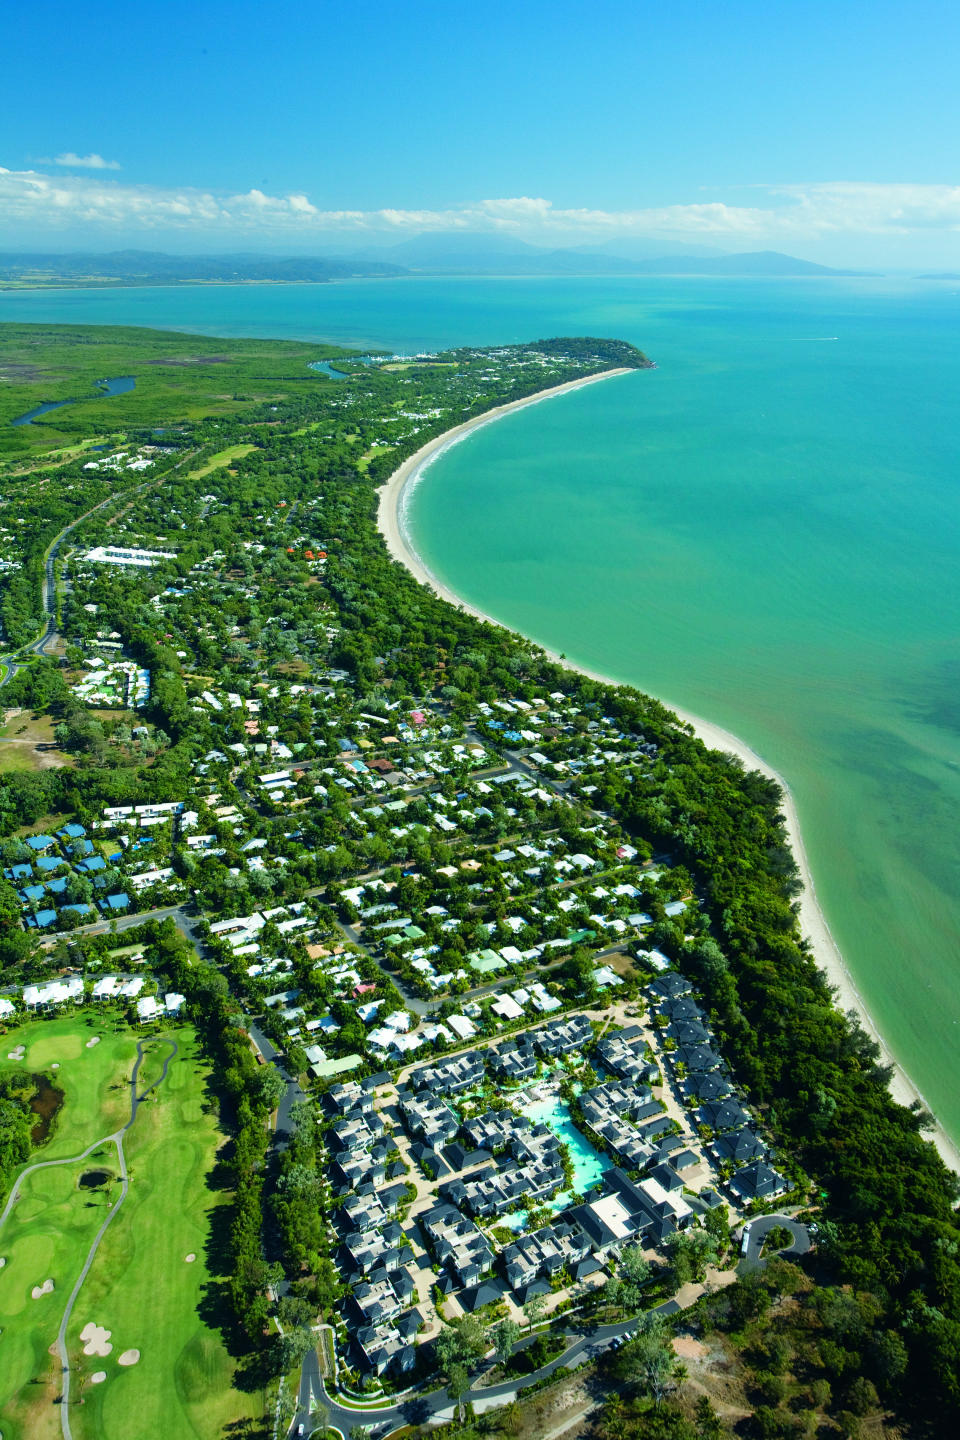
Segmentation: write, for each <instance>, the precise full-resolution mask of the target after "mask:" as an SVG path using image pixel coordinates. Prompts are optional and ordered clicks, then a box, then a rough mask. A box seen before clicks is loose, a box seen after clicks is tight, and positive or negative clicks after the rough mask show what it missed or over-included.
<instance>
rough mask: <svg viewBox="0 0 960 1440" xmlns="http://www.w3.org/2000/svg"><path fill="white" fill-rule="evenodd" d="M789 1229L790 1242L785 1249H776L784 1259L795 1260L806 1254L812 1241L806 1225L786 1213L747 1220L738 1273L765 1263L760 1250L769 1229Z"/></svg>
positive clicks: (744, 1272) (743, 1272)
mask: <svg viewBox="0 0 960 1440" xmlns="http://www.w3.org/2000/svg"><path fill="white" fill-rule="evenodd" d="M778 1228H780V1229H783V1230H789V1232H790V1234H791V1235H792V1236H793V1242H792V1244H790V1245H788V1246H786V1248H785V1249H783V1250H780V1251H778V1252H777V1253H778V1254H779V1255H782V1256H783V1258H784V1259H785V1260H796V1259H798V1258H799V1257H800V1256H801V1255H806V1253H807V1251H808V1250H809V1249H810V1247H811V1244H812V1241H811V1239H810V1231H809V1230H808V1229H807V1227H806V1225H801V1224H800V1222H799V1221H798V1220H791V1219H790V1217H789V1216H788V1215H758V1216H757V1218H756V1219H755V1220H748V1221H747V1223H746V1225H744V1227H743V1240H742V1241H741V1255H742V1257H743V1258H742V1259H741V1261H740V1264H739V1266H738V1267H737V1268H738V1270H739V1271H740V1273H741V1274H742V1275H743V1274H748V1273H749V1272H750V1271H752V1270H760V1269H762V1268H763V1266H764V1265H765V1264H766V1263H767V1260H768V1259H769V1258H770V1257H769V1256H767V1257H766V1259H761V1257H760V1252H761V1250H762V1249H763V1242H764V1240H765V1239H766V1237H767V1235H769V1233H770V1231H771V1230H776V1229H778Z"/></svg>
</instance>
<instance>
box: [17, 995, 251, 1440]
mask: <svg viewBox="0 0 960 1440" xmlns="http://www.w3.org/2000/svg"><path fill="white" fill-rule="evenodd" d="M91 1021H93V1022H94V1023H93V1024H92V1025H91V1024H90V1022H91ZM161 1034H163V1035H169V1036H170V1038H172V1039H174V1040H175V1041H176V1042H177V1044H178V1046H179V1047H180V1048H179V1053H178V1054H177V1055H176V1056H175V1057H174V1059H173V1060H172V1061H171V1064H170V1068H169V1071H168V1074H167V1078H166V1080H165V1081H164V1082H163V1084H162V1085H161V1086H160V1087H159V1088H158V1090H157V1091H156V1092H154V1096H153V1097H151V1098H150V1099H148V1100H147V1101H145V1102H144V1104H143V1105H142V1106H141V1107H140V1110H139V1112H138V1115H137V1120H136V1123H135V1125H134V1127H133V1129H132V1130H131V1131H129V1132H128V1134H127V1137H126V1140H125V1152H126V1157H127V1167H128V1171H129V1175H130V1190H129V1194H128V1196H127V1199H126V1201H125V1203H124V1205H123V1207H122V1209H121V1210H120V1212H119V1214H118V1216H117V1218H116V1219H115V1220H114V1222H113V1224H112V1225H111V1227H110V1229H109V1230H108V1231H107V1234H106V1236H105V1237H104V1239H103V1241H102V1243H101V1245H100V1248H99V1250H98V1252H97V1255H96V1258H95V1260H94V1263H93V1266H92V1268H91V1270H90V1273H89V1275H88V1276H87V1279H86V1281H85V1282H84V1286H83V1289H82V1290H81V1292H80V1295H79V1297H78V1299H77V1303H76V1305H75V1307H74V1311H73V1316H72V1319H71V1324H70V1328H69V1331H68V1336H67V1341H68V1348H69V1353H70V1358H71V1364H72V1367H73V1380H72V1385H71V1397H72V1398H71V1407H70V1408H71V1424H72V1429H73V1434H74V1436H75V1437H76V1440H94V1437H96V1440H113V1437H116V1440H121V1437H123V1440H128V1437H131V1436H138V1435H142V1434H145V1433H148V1431H149V1433H155V1434H162V1435H163V1436H164V1440H167V1437H170V1440H179V1437H183V1440H196V1437H203V1440H206V1437H208V1436H209V1437H211V1440H214V1437H216V1436H219V1435H221V1434H222V1433H223V1432H224V1428H225V1426H227V1425H228V1424H230V1422H232V1421H237V1420H240V1419H242V1418H244V1417H246V1416H254V1417H259V1416H260V1415H261V1414H262V1412H263V1399H264V1397H263V1396H262V1395H260V1394H243V1393H240V1392H238V1391H237V1390H235V1389H234V1388H233V1383H232V1382H233V1376H234V1370H235V1365H234V1361H233V1360H232V1359H231V1357H230V1355H229V1354H228V1352H227V1350H226V1348H225V1346H224V1343H223V1340H222V1338H221V1335H220V1332H219V1330H217V1329H216V1328H213V1327H215V1326H216V1324H217V1301H216V1296H217V1293H218V1288H219V1284H220V1282H221V1280H222V1275H221V1269H220V1265H219V1260H218V1253H219V1245H220V1236H221V1234H222V1230H223V1225H222V1223H219V1224H218V1221H220V1222H222V1221H223V1220H225V1219H226V1212H225V1208H224V1207H226V1206H228V1204H229V1194H228V1192H225V1191H223V1190H222V1189H218V1188H216V1183H217V1182H216V1174H217V1170H216V1166H217V1152H218V1149H219V1147H220V1146H221V1145H222V1143H223V1135H222V1133H221V1132H220V1130H219V1128H218V1125H217V1121H216V1117H215V1113H211V1109H212V1107H211V1106H210V1105H209V1103H208V1096H207V1092H206V1076H207V1070H206V1066H205V1064H204V1062H203V1059H202V1057H201V1055H200V1053H199V1049H198V1046H197V1042H196V1038H195V1036H194V1033H193V1031H192V1030H191V1029H190V1028H189V1027H187V1026H177V1027H173V1028H171V1029H166V1030H164V1031H160V1032H151V1031H141V1032H140V1034H139V1035H138V1034H136V1033H134V1032H132V1031H130V1030H129V1029H127V1028H126V1026H125V1025H123V1026H121V1025H120V1024H119V1022H114V1021H113V1020H112V1019H111V1018H110V1015H109V1012H107V1014H106V1016H104V1015H103V1014H99V1015H95V1014H94V1013H93V1011H92V1010H85V1011H80V1012H74V1013H72V1014H71V1015H67V1016H63V1017H61V1018H57V1019H55V1020H51V1021H34V1022H31V1023H29V1024H27V1025H24V1026H21V1027H19V1028H18V1029H16V1030H11V1031H10V1032H8V1033H7V1034H6V1035H5V1036H4V1037H2V1039H0V1066H2V1067H4V1068H7V1067H10V1066H12V1065H13V1063H14V1062H11V1061H8V1060H7V1059H6V1055H7V1052H8V1050H11V1049H13V1047H14V1046H15V1045H17V1044H20V1043H22V1044H24V1045H26V1056H25V1058H24V1060H23V1062H21V1066H22V1067H23V1068H28V1069H30V1070H39V1069H49V1067H50V1065H51V1064H52V1063H59V1067H60V1068H59V1069H58V1070H57V1071H54V1072H53V1074H54V1076H55V1078H56V1083H57V1084H58V1085H60V1086H61V1087H62V1088H63V1090H64V1097H65V1098H64V1104H63V1108H62V1110H61V1112H60V1115H59V1117H58V1122H57V1128H56V1130H55V1132H54V1135H53V1137H52V1139H51V1140H50V1141H49V1143H48V1144H47V1145H46V1146H44V1147H43V1148H42V1149H41V1150H39V1151H36V1152H35V1153H34V1156H33V1157H32V1158H33V1159H34V1160H36V1159H43V1160H48V1159H58V1158H62V1157H64V1156H69V1155H72V1154H77V1153H79V1152H80V1151H81V1150H83V1149H84V1148H86V1146H87V1145H89V1144H91V1143H92V1142H93V1141H94V1140H96V1139H97V1138H99V1136H101V1135H104V1134H107V1133H109V1132H110V1131H112V1130H114V1129H116V1128H118V1127H119V1125H121V1124H123V1123H125V1121H126V1120H127V1118H128V1117H129V1087H128V1084H127V1082H128V1080H129V1076H130V1073H131V1070H132V1067H133V1062H134V1059H135V1055H136V1041H137V1039H138V1038H148V1037H149V1038H151V1039H152V1038H153V1037H154V1036H157V1037H159V1035H161ZM94 1035H99V1036H101V1039H100V1043H99V1044H98V1045H96V1046H93V1047H91V1048H89V1049H88V1048H87V1045H86V1042H87V1040H88V1039H90V1038H91V1037H92V1036H94ZM166 1051H167V1047H165V1046H162V1045H160V1044H154V1045H152V1046H151V1047H150V1049H149V1050H148V1051H147V1056H146V1059H145V1060H144V1063H143V1065H142V1066H141V1070H140V1077H141V1083H140V1084H139V1085H138V1089H140V1090H142V1089H143V1088H144V1087H145V1086H146V1085H149V1084H150V1083H151V1081H153V1080H155V1079H156V1078H157V1077H158V1076H159V1074H160V1069H161V1066H162V1061H163V1057H164V1054H165V1053H166ZM93 1167H96V1168H101V1167H102V1168H104V1169H107V1170H109V1171H110V1172H111V1174H114V1173H116V1171H117V1165H116V1152H115V1149H114V1147H113V1146H112V1145H111V1146H109V1147H104V1158H103V1159H101V1158H100V1157H99V1156H98V1157H97V1158H96V1159H94V1158H93V1157H91V1158H90V1160H89V1161H87V1162H85V1163H84V1164H83V1165H74V1166H64V1168H63V1169H62V1170H61V1169H56V1170H51V1171H46V1172H40V1173H39V1174H38V1175H36V1176H33V1177H31V1178H30V1179H29V1180H28V1181H27V1182H26V1185H25V1191H24V1198H23V1200H22V1201H20V1202H18V1203H17V1205H16V1206H15V1207H14V1210H13V1212H12V1214H11V1217H10V1219H9V1220H8V1221H7V1223H6V1225H5V1226H4V1227H3V1229H2V1230H0V1255H2V1256H4V1257H6V1260H7V1264H6V1266H5V1267H4V1268H3V1270H2V1271H0V1330H2V1334H0V1431H2V1434H3V1436H4V1440H27V1437H29V1440H45V1437H47V1436H48V1435H49V1436H50V1437H51V1440H53V1437H55V1436H56V1435H57V1434H58V1433H59V1428H60V1427H59V1418H58V1415H57V1409H56V1405H55V1404H54V1403H53V1402H54V1400H55V1398H56V1395H57V1393H58V1391H59V1382H58V1367H57V1364H56V1360H55V1358H54V1357H53V1356H51V1355H50V1354H49V1353H48V1350H49V1347H50V1346H51V1345H52V1344H53V1342H54V1340H55V1338H56V1332H57V1327H58V1325H59V1323H60V1320H61V1317H62V1315H63V1308H64V1305H65V1303H66V1300H67V1297H68V1295H69V1292H70V1290H71V1288H72V1285H73V1282H74V1280H75V1278H76V1275H77V1274H78V1273H79V1269H80V1267H81V1265H82V1263H83V1260H84V1258H85V1256H86V1253H87V1250H88V1249H89V1246H90V1244H91V1242H92V1239H93V1236H94V1234H95V1233H96V1230H97V1229H98V1228H99V1225H100V1224H101V1223H102V1221H103V1219H104V1218H105V1216H106V1213H107V1209H108V1207H109V1204H110V1198H109V1197H110V1195H111V1192H113V1193H114V1194H115V1189H114V1187H113V1186H112V1185H108V1187H107V1189H106V1190H105V1191H101V1190H96V1191H90V1190H79V1189H78V1188H77V1181H78V1179H79V1176H80V1174H81V1173H82V1172H83V1171H85V1170H87V1169H90V1168H93ZM218 1212H221V1213H220V1214H219V1215H218ZM188 1254H193V1255H195V1256H196V1259H195V1260H194V1261H192V1262H190V1263H187V1261H186V1258H185V1257H186V1256H187V1255H188ZM41 1272H42V1273H41ZM48 1277H49V1278H52V1279H53V1280H54V1282H55V1285H56V1289H55V1290H54V1292H53V1293H52V1294H49V1295H45V1296H43V1297H42V1298H40V1299H39V1300H33V1299H32V1298H31V1295H30V1291H31V1289H32V1287H33V1286H34V1285H36V1284H41V1283H42V1282H43V1281H44V1280H46V1279H47V1278H48ZM90 1320H93V1321H95V1322H96V1323H97V1324H98V1325H103V1326H105V1327H106V1329H108V1330H110V1331H111V1332H112V1334H111V1339H110V1344H111V1345H112V1346H113V1349H112V1351H111V1353H110V1354H109V1355H107V1356H105V1357H101V1356H87V1355H84V1354H83V1353H82V1344H81V1342H80V1341H79V1332H80V1331H81V1330H82V1329H83V1327H84V1325H86V1324H87V1322H88V1321H90ZM128 1349H137V1350H139V1351H140V1352H141V1359H140V1361H139V1363H138V1364H137V1365H134V1366H129V1367H123V1366H120V1365H119V1364H118V1359H119V1357H120V1355H121V1354H122V1353H123V1352H124V1351H125V1350H128ZM99 1370H104V1371H106V1374H107V1379H106V1381H105V1382H103V1383H102V1384H99V1385H92V1384H90V1383H89V1377H90V1376H91V1375H92V1374H93V1373H94V1372H96V1371H99ZM81 1401H82V1403H81ZM145 1427H146V1428H145Z"/></svg>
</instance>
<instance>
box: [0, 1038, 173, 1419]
mask: <svg viewBox="0 0 960 1440" xmlns="http://www.w3.org/2000/svg"><path fill="white" fill-rule="evenodd" d="M151 1038H156V1037H151ZM149 1043H150V1042H149V1040H147V1041H144V1040H138V1041H137V1058H136V1062H135V1064H134V1067H133V1074H132V1075H131V1077H130V1119H129V1120H128V1121H127V1123H126V1125H124V1126H122V1127H121V1128H120V1129H119V1130H115V1131H114V1132H113V1134H112V1135H104V1136H102V1137H101V1139H99V1140H95V1141H94V1142H93V1144H92V1145H88V1146H87V1148H86V1150H84V1151H83V1153H82V1154H80V1155H71V1156H69V1157H68V1158H67V1159H66V1160H41V1161H38V1162H37V1164H36V1165H29V1166H28V1167H27V1169H26V1170H24V1171H23V1172H22V1174H20V1175H19V1176H18V1177H17V1182H16V1184H15V1185H14V1187H13V1189H12V1190H11V1191H10V1195H9V1198H8V1199H7V1203H6V1205H5V1206H4V1207H3V1213H2V1214H0V1227H2V1226H3V1224H4V1222H5V1221H6V1219H7V1217H8V1216H9V1214H10V1212H11V1210H12V1209H13V1206H14V1205H15V1204H16V1202H17V1199H18V1198H19V1193H20V1187H21V1185H22V1184H23V1182H24V1180H26V1178H27V1176H28V1175H32V1174H34V1172H35V1171H37V1170H51V1169H53V1168H54V1167H55V1166H58V1165H76V1164H78V1163H79V1162H80V1161H81V1160H86V1158H87V1156H88V1155H92V1154H93V1152H94V1151H95V1150H99V1149H100V1147H101V1146H102V1145H108V1144H113V1145H115V1146H116V1150H117V1161H118V1164H119V1166H120V1182H121V1184H120V1194H119V1195H118V1196H117V1199H116V1201H115V1202H114V1204H113V1205H112V1206H111V1207H110V1213H109V1214H108V1215H107V1218H106V1219H105V1220H104V1222H103V1224H102V1225H101V1226H100V1229H99V1230H98V1231H97V1233H96V1236H95V1237H94V1241H93V1244H92V1245H91V1246H90V1249H89V1250H88V1251H87V1258H86V1260H85V1261H84V1262H83V1269H82V1270H81V1271H80V1274H79V1275H78V1276H77V1280H76V1283H75V1285H74V1287H73V1289H72V1290H71V1292H70V1298H69V1300H68V1301H67V1307H66V1309H65V1310H64V1312H63V1319H62V1320H61V1321H60V1329H59V1330H58V1331H57V1353H58V1355H59V1356H60V1370H61V1374H62V1376H63V1396H62V1399H61V1402H60V1428H61V1430H62V1431H63V1437H64V1440H73V1436H72V1432H71V1430H70V1408H69V1406H70V1357H69V1355H68V1354H67V1327H68V1325H69V1324H70V1317H71V1316H72V1314H73V1307H74V1305H75V1304H76V1300H77V1296H78V1295H79V1294H80V1289H81V1287H82V1285H83V1282H84V1280H86V1278H87V1275H88V1274H89V1273H90V1266H91V1265H92V1264H93V1261H94V1257H95V1256H96V1253H97V1250H98V1248H99V1245H100V1241H101V1240H102V1239H103V1237H104V1235H105V1234H106V1233H107V1230H108V1229H109V1227H110V1225H111V1224H112V1223H113V1221H114V1220H115V1219H116V1216H117V1212H118V1211H119V1209H120V1206H121V1205H122V1204H123V1202H124V1200H126V1198H127V1192H128V1190H129V1188H130V1182H129V1178H128V1175H127V1160H126V1156H125V1155H124V1153H123V1137H124V1135H126V1133H127V1131H128V1130H129V1129H130V1127H131V1125H132V1124H133V1122H134V1121H135V1120H136V1118H137V1111H138V1110H139V1108H140V1106H141V1104H142V1103H143V1101H144V1100H145V1099H146V1098H147V1096H148V1095H149V1094H150V1092H151V1091H152V1090H156V1088H157V1086H158V1085H161V1084H162V1083H163V1081H164V1080H165V1079H166V1078H167V1071H168V1070H169V1068H170V1061H171V1060H172V1059H173V1057H174V1056H175V1055H176V1054H177V1052H178V1050H179V1048H180V1047H179V1046H178V1045H177V1043H176V1041H175V1040H167V1039H165V1038H161V1039H160V1043H161V1045H169V1047H170V1050H169V1053H168V1054H167V1055H166V1056H165V1057H164V1061H163V1069H162V1070H161V1072H160V1074H159V1075H158V1076H157V1079H156V1080H154V1082H153V1084H152V1085H148V1086H147V1088H146V1090H144V1091H143V1092H142V1094H140V1095H138V1094H137V1076H138V1075H139V1073H140V1066H141V1065H142V1064H143V1061H144V1058H145V1054H146V1052H145V1050H144V1045H145V1044H149Z"/></svg>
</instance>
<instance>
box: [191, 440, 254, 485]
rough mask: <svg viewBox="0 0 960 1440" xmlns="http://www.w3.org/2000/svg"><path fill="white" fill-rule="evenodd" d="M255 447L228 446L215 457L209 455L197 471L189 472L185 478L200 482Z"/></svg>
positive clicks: (247, 453)
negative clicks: (205, 476)
mask: <svg viewBox="0 0 960 1440" xmlns="http://www.w3.org/2000/svg"><path fill="white" fill-rule="evenodd" d="M256 448H257V447H256V446H255V445H229V446H228V447H227V449H226V450H218V451H217V453H216V455H211V456H210V459H209V460H206V461H204V463H203V464H202V465H201V466H200V467H199V469H197V470H191V472H190V474H189V475H188V476H187V479H188V480H202V479H203V477H204V475H210V474H211V473H212V472H213V471H214V470H221V469H222V468H223V466H224V465H229V464H230V463H231V462H232V461H234V460H240V459H242V458H243V456H244V455H249V454H250V451H251V450H255V449H256Z"/></svg>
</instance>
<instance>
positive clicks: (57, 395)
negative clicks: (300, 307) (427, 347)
mask: <svg viewBox="0 0 960 1440" xmlns="http://www.w3.org/2000/svg"><path fill="white" fill-rule="evenodd" d="M349 353H352V352H348V351H344V350H342V349H341V348H340V347H338V346H335V345H322V344H321V345H315V344H304V343H302V342H300V341H296V340H244V339H217V340H211V339H206V338H201V337H199V336H196V335H181V334H178V333H174V332H172V331H161V330H146V329H134V328H119V327H116V326H110V325H104V326H98V327H97V328H96V329H92V328H90V327H86V326H79V325H14V324H0V378H2V380H3V381H4V383H3V384H0V457H3V456H7V457H9V458H15V457H18V456H22V457H24V458H27V457H29V455H30V454H31V453H33V452H36V451H40V450H44V451H49V450H53V449H55V448H62V447H70V446H77V445H79V444H80V443H81V442H82V441H83V440H86V439H89V437H90V436H91V434H93V433H94V432H96V434H98V435H99V434H110V433H113V432H115V431H116V430H118V429H120V428H123V427H125V426H133V427H139V426H163V425H171V424H172V425H175V424H178V423H180V422H182V420H183V418H184V416H188V417H189V418H192V419H199V418H202V417H203V416H205V415H229V414H233V413H234V412H236V411H239V410H241V409H244V408H248V407H249V405H250V402H251V401H268V400H276V399H278V398H281V397H283V396H287V395H296V394H301V393H303V394H306V393H310V394H314V393H316V391H317V389H318V387H322V386H325V385H335V384H337V383H338V382H337V381H335V380H330V379H328V378H327V377H325V376H323V375H321V374H319V373H318V372H317V371H315V370H309V369H308V368H307V365H308V362H309V361H311V360H319V359H323V358H331V359H332V358H335V357H336V356H337V355H343V354H349ZM122 375H133V376H134V377H135V379H136V386H135V388H134V389H133V390H131V391H129V392H128V393H126V394H123V395H113V396H110V397H104V396H103V395H101V394H98V392H97V390H96V389H95V383H96V382H97V381H98V380H103V379H105V378H108V377H115V376H122ZM47 400H52V401H57V400H69V401H71V402H73V403H71V404H70V405H69V406H66V407H65V408H64V409H61V410H52V411H50V412H48V413H47V414H46V415H43V416H40V417H38V419H36V420H34V421H32V422H31V423H30V424H29V425H22V426H18V427H17V428H15V429H14V428H12V427H11V425H10V421H11V420H15V419H17V417H18V416H20V415H24V414H26V413H27V412H28V411H29V410H32V409H34V408H35V407H36V406H38V405H40V404H42V403H43V402H44V401H47Z"/></svg>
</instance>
